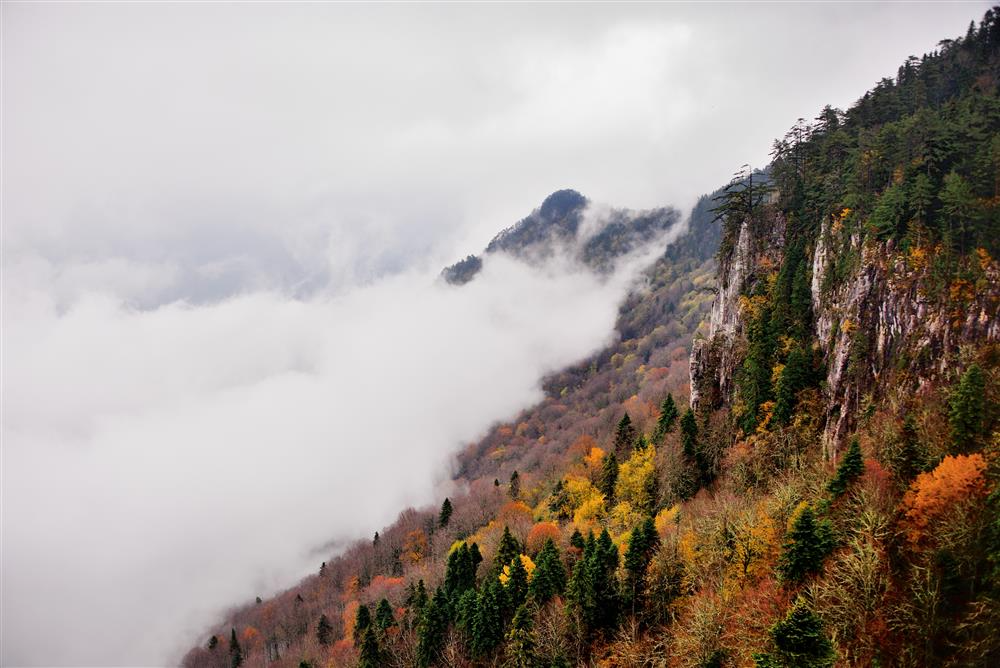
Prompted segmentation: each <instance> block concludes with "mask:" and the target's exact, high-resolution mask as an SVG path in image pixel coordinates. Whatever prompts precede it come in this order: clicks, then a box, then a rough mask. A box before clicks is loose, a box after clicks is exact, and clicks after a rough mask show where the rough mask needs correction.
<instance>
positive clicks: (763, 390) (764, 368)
mask: <svg viewBox="0 0 1000 668" xmlns="http://www.w3.org/2000/svg"><path fill="white" fill-rule="evenodd" d="M774 340H775V339H774V335H773V332H772V325H771V308H770V306H769V305H768V304H764V306H763V307H762V308H761V309H760V313H759V314H758V315H757V316H756V317H754V318H752V319H751V320H750V323H749V324H748V326H747V342H748V346H747V355H746V358H745V359H744V360H743V368H742V370H741V373H740V374H739V377H738V383H739V395H740V399H741V400H742V403H743V414H742V416H741V417H740V427H741V428H742V429H743V432H744V433H746V434H752V433H753V431H754V430H755V429H756V428H757V423H758V422H759V421H760V415H759V409H760V405H761V404H762V403H764V402H765V401H769V400H770V399H771V361H772V358H773V356H774Z"/></svg>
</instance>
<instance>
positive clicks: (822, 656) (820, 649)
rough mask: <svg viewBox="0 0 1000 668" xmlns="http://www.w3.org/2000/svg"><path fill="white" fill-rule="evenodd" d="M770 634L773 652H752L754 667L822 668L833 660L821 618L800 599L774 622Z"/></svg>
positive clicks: (833, 656) (832, 653) (834, 653)
mask: <svg viewBox="0 0 1000 668" xmlns="http://www.w3.org/2000/svg"><path fill="white" fill-rule="evenodd" d="M770 635H771V640H772V641H773V642H774V646H775V652H774V654H771V655H768V654H756V655H754V660H755V661H756V663H757V667H758V668H826V667H827V666H832V665H833V663H834V661H836V658H837V654H836V652H835V651H834V649H833V645H832V644H831V642H830V639H829V638H827V636H826V634H825V633H824V631H823V622H822V621H820V619H819V617H817V616H816V615H815V614H813V612H812V610H810V609H809V608H808V607H807V606H806V605H805V603H804V602H802V601H801V600H800V601H797V602H796V603H795V604H794V605H793V606H792V609H791V610H789V611H788V614H787V615H786V616H785V618H784V619H781V620H778V621H777V622H775V624H774V626H772V627H771V632H770Z"/></svg>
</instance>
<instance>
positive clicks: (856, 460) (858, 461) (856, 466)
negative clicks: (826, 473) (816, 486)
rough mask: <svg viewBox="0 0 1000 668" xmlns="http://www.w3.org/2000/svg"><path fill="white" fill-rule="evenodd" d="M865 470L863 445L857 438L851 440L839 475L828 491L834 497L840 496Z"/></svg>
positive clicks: (838, 471)
mask: <svg viewBox="0 0 1000 668" xmlns="http://www.w3.org/2000/svg"><path fill="white" fill-rule="evenodd" d="M864 470H865V464H864V461H863V460H862V458H861V443H860V442H859V441H858V439H857V437H855V438H852V439H851V444H850V445H849V446H848V448H847V452H846V453H845V454H844V457H843V459H841V460H840V466H838V467H837V474H836V475H835V476H834V477H833V480H831V481H830V484H829V485H827V488H826V489H827V491H828V492H830V494H832V495H833V496H835V497H836V496H840V495H841V494H843V493H844V492H845V491H846V490H847V487H848V486H849V485H850V484H851V483H852V482H854V481H855V480H856V479H857V478H858V477H859V476H860V475H861V474H862V473H863V472H864Z"/></svg>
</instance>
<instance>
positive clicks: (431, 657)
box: [417, 587, 448, 668]
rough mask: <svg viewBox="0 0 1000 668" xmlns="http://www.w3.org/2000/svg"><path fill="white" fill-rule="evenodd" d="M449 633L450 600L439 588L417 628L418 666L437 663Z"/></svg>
mask: <svg viewBox="0 0 1000 668" xmlns="http://www.w3.org/2000/svg"><path fill="white" fill-rule="evenodd" d="M447 632H448V599H447V598H446V597H445V594H444V590H443V589H442V588H441V587H438V588H437V590H436V591H435V592H434V597H433V598H432V599H431V600H430V602H429V603H428V604H427V607H426V608H425V609H424V614H423V615H422V619H421V620H420V625H419V626H418V627H417V664H418V665H419V666H421V668H427V667H428V666H431V665H434V664H435V663H437V661H438V659H439V658H440V656H441V650H442V648H443V647H444V641H445V634H446V633H447Z"/></svg>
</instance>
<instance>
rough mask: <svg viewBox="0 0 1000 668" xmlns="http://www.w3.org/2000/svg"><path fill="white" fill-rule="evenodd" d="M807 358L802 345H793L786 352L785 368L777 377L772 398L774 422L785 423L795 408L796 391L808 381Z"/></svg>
mask: <svg viewBox="0 0 1000 668" xmlns="http://www.w3.org/2000/svg"><path fill="white" fill-rule="evenodd" d="M809 371H810V369H809V359H808V357H807V356H806V353H805V351H804V350H803V349H802V346H798V345H797V346H795V347H794V348H792V351H791V352H790V353H789V354H788V359H787V360H786V361H785V368H784V369H782V370H781V375H780V376H779V377H778V386H777V390H776V391H775V400H774V413H773V419H774V422H775V423H776V424H778V425H786V424H788V421H789V420H791V418H792V413H793V412H794V410H795V404H796V402H797V395H798V393H799V392H800V391H801V390H802V389H804V388H805V387H806V385H808V382H809Z"/></svg>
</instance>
